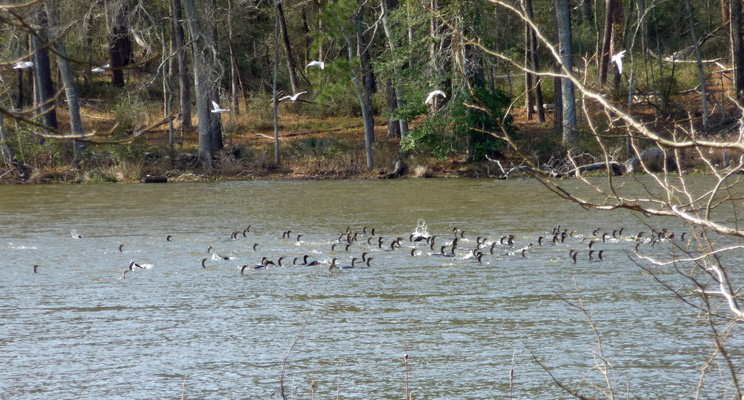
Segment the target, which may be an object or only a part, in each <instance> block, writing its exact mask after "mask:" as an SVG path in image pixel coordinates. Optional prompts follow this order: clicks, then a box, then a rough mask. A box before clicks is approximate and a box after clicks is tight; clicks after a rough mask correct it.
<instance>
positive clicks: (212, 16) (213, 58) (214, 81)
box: [204, 0, 225, 151]
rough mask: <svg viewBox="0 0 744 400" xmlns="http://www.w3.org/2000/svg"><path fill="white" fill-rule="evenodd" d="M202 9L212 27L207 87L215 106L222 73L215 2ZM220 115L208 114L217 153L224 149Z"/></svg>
mask: <svg viewBox="0 0 744 400" xmlns="http://www.w3.org/2000/svg"><path fill="white" fill-rule="evenodd" d="M204 8H205V11H206V22H207V23H206V24H207V25H208V26H212V30H211V31H208V34H207V36H208V41H207V43H208V44H207V48H208V49H209V53H210V54H209V57H208V60H209V64H208V65H209V75H208V77H209V85H208V86H207V88H208V90H209V95H208V96H207V97H209V100H210V102H212V101H214V102H215V103H217V104H221V102H220V94H219V91H218V89H219V87H220V79H219V76H220V74H219V72H218V71H222V68H221V66H220V65H219V64H220V60H219V58H218V54H219V49H218V48H217V47H218V46H217V44H218V43H219V40H218V38H217V0H205V2H204ZM220 116H221V114H219V113H213V112H210V113H209V135H210V137H211V138H212V150H213V151H218V150H222V149H223V148H224V147H225V144H224V142H223V140H222V119H221V117H220Z"/></svg>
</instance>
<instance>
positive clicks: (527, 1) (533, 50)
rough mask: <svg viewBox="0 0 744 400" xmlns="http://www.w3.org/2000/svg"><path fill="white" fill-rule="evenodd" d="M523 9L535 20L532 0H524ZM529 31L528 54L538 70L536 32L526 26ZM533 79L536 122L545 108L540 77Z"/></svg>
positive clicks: (542, 117) (539, 119) (543, 117)
mask: <svg viewBox="0 0 744 400" xmlns="http://www.w3.org/2000/svg"><path fill="white" fill-rule="evenodd" d="M524 11H525V13H526V14H527V18H529V19H530V21H533V22H534V21H535V17H534V14H533V12H532V0H524ZM528 30H529V33H530V46H531V47H530V55H531V57H532V69H533V70H534V71H535V72H540V62H539V57H538V54H537V44H538V42H537V34H536V33H535V30H534V29H532V28H531V27H528ZM534 79H535V82H534V83H535V89H534V90H535V108H537V122H539V123H541V124H542V123H544V122H545V110H544V109H543V98H542V84H541V83H540V77H539V76H538V75H535V76H534Z"/></svg>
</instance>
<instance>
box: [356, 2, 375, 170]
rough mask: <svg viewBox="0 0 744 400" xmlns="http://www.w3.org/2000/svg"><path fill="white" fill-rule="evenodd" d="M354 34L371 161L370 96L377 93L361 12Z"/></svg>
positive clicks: (372, 129)
mask: <svg viewBox="0 0 744 400" xmlns="http://www.w3.org/2000/svg"><path fill="white" fill-rule="evenodd" d="M356 34H357V56H358V57H359V63H360V68H361V70H362V89H363V90H362V92H363V93H364V103H363V106H365V108H366V110H367V115H366V117H364V120H365V123H364V139H365V143H366V142H369V143H370V145H369V149H368V151H369V160H371V159H372V143H374V142H375V114H374V108H373V103H372V95H373V94H374V93H375V92H376V91H377V83H376V79H375V75H374V73H373V72H372V65H371V63H370V58H369V52H367V50H366V47H367V46H366V45H365V43H364V33H363V32H362V11H361V10H360V11H359V12H358V13H357V15H356ZM368 164H369V168H370V169H372V162H371V161H369V162H368Z"/></svg>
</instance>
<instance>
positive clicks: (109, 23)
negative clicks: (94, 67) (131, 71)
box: [103, 0, 134, 87]
mask: <svg viewBox="0 0 744 400" xmlns="http://www.w3.org/2000/svg"><path fill="white" fill-rule="evenodd" d="M103 4H104V8H105V13H106V32H107V34H108V43H109V56H110V58H111V72H112V78H111V83H113V85H114V86H117V87H124V70H123V69H122V68H123V67H125V66H127V65H129V64H131V63H132V61H133V60H134V55H133V48H132V39H131V37H130V36H129V22H128V21H127V19H128V18H129V4H128V2H127V0H105V1H104V2H103Z"/></svg>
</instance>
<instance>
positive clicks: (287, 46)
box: [276, 2, 300, 93]
mask: <svg viewBox="0 0 744 400" xmlns="http://www.w3.org/2000/svg"><path fill="white" fill-rule="evenodd" d="M276 12H277V18H279V26H280V28H281V31H282V44H283V45H284V54H285V55H286V56H287V70H288V72H289V83H290V84H291V85H292V93H297V92H299V91H300V89H299V88H300V87H299V85H298V84H297V72H296V71H295V61H294V55H293V54H292V44H291V43H290V41H289V32H287V19H286V18H284V8H283V7H282V3H281V2H279V4H278V5H277V8H276Z"/></svg>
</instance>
